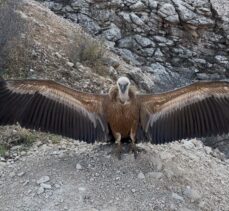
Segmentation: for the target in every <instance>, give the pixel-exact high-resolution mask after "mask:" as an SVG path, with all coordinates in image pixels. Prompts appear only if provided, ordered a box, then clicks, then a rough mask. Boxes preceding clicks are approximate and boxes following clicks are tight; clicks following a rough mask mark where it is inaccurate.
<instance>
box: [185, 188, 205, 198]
mask: <svg viewBox="0 0 229 211" xmlns="http://www.w3.org/2000/svg"><path fill="white" fill-rule="evenodd" d="M184 195H185V196H187V197H188V198H190V199H191V201H197V200H199V199H200V198H201V194H200V193H199V191H197V190H194V189H192V188H191V187H189V186H187V188H186V189H185V190H184Z"/></svg>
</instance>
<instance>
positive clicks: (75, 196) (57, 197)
mask: <svg viewBox="0 0 229 211" xmlns="http://www.w3.org/2000/svg"><path fill="white" fill-rule="evenodd" d="M57 138H59V141H58V142H57V143H55V144H52V143H51V142H48V143H47V142H44V141H43V140H41V143H43V144H41V143H39V145H40V147H39V148H38V147H37V143H36V142H35V143H34V145H33V146H32V147H31V148H30V149H28V151H27V154H26V155H23V156H19V157H18V158H17V160H14V159H11V161H10V162H9V160H6V161H4V162H0V164H2V163H4V165H3V166H1V165H0V166H1V169H0V196H1V200H0V206H1V210H2V211H6V210H15V211H19V210H20V211H21V210H34V211H38V210H49V211H56V210H57V211H58V210H61V211H62V210H72V211H73V210H76V211H82V210H83V211H84V210H85V211H86V210H87V211H88V210H98V211H101V210H104V211H105V210H106V211H110V210H111V211H112V210H117V211H118V210H120V211H133V210H134V211H145V210H165V211H171V210H184V211H185V210H195V211H196V210H197V211H198V210H205V211H207V210H225V211H226V210H229V198H228V195H229V178H228V175H229V163H228V162H226V161H223V160H221V159H220V155H219V154H217V153H215V154H214V156H213V155H212V154H211V153H210V154H209V153H208V150H206V147H205V146H203V145H202V143H201V142H199V141H198V140H191V141H190V143H191V144H189V145H188V146H192V147H191V148H190V147H188V148H187V147H186V146H187V142H186V141H182V142H181V143H178V142H175V143H171V144H167V145H151V144H138V147H140V148H143V149H144V150H145V152H144V153H140V154H139V156H138V158H137V159H134V156H133V154H127V153H124V154H123V157H122V160H118V159H117V158H116V157H115V156H113V155H112V154H110V153H111V152H112V150H113V146H111V145H106V144H97V143H96V144H94V145H89V144H85V143H80V142H77V141H72V140H68V139H62V138H61V137H57ZM63 146H64V150H61V153H62V156H61V157H60V156H59V154H57V153H53V152H58V151H60V149H62V148H63ZM213 152H214V150H213ZM161 155H162V156H161ZM171 155H172V156H171ZM217 155H218V156H219V157H217ZM193 158H194V159H193ZM197 158H198V159H197ZM196 160H198V162H197V161H196ZM12 161H14V162H13V163H12ZM15 172H17V173H15Z"/></svg>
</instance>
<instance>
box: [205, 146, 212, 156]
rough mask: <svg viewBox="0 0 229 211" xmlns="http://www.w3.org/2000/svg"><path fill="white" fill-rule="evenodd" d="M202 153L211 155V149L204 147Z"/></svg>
mask: <svg viewBox="0 0 229 211" xmlns="http://www.w3.org/2000/svg"><path fill="white" fill-rule="evenodd" d="M204 151H205V152H206V153H207V154H208V155H209V154H211V153H212V148H211V147H208V146H206V147H204Z"/></svg>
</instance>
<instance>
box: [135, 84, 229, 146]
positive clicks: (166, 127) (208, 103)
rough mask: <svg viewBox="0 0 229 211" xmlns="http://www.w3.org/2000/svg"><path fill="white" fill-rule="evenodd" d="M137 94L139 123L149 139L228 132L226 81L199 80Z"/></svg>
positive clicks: (182, 137)
mask: <svg viewBox="0 0 229 211" xmlns="http://www.w3.org/2000/svg"><path fill="white" fill-rule="evenodd" d="M137 98H138V101H139V102H140V105H141V106H140V107H141V110H140V122H141V127H142V129H143V131H144V133H145V135H146V138H147V139H149V140H150V141H151V142H152V143H156V144H160V143H165V142H170V141H175V140H180V139H184V138H194V137H205V136H212V135H220V134H223V133H228V132H229V83H228V82H223V81H218V82H198V83H195V84H192V85H189V86H186V87H183V88H180V89H177V90H174V91H171V92H166V93H162V94H155V95H153V94H152V95H137Z"/></svg>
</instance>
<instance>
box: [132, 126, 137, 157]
mask: <svg viewBox="0 0 229 211" xmlns="http://www.w3.org/2000/svg"><path fill="white" fill-rule="evenodd" d="M135 137H136V134H135V132H134V131H133V130H132V129H131V131H130V139H131V145H130V150H131V151H132V152H133V153H134V158H135V159H136V158H137V155H138V150H137V147H136V138H135Z"/></svg>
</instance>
